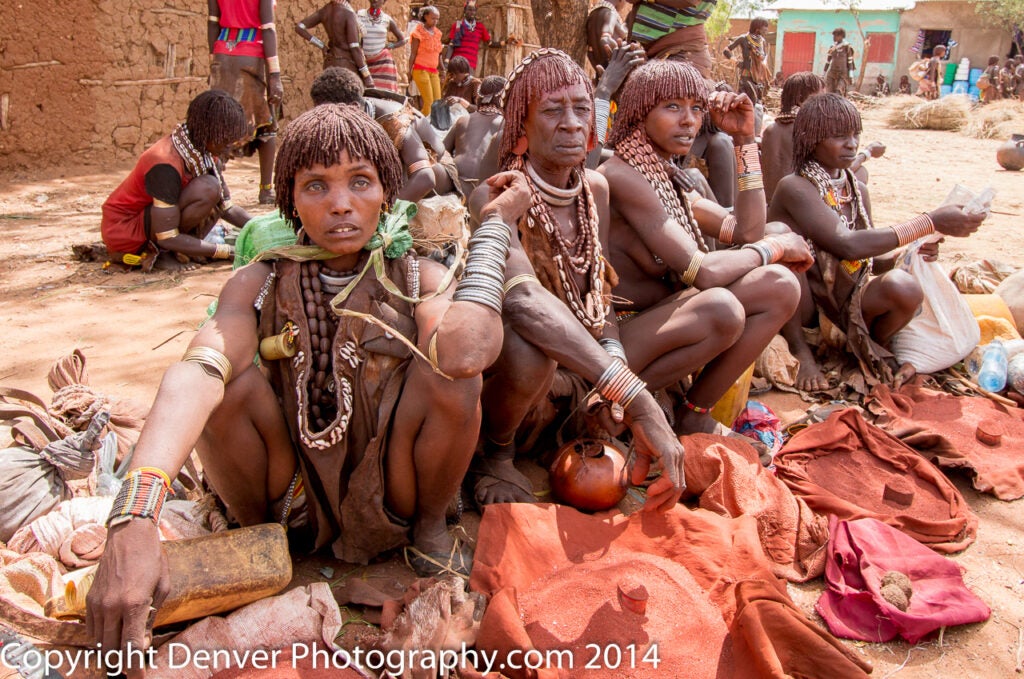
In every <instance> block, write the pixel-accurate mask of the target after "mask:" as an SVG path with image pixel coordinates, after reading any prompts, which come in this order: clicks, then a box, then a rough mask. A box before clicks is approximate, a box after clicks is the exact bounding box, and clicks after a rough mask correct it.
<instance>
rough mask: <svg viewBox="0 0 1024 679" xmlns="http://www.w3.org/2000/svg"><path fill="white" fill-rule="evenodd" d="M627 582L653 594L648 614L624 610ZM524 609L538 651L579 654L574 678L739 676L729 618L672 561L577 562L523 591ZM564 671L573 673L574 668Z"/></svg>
mask: <svg viewBox="0 0 1024 679" xmlns="http://www.w3.org/2000/svg"><path fill="white" fill-rule="evenodd" d="M624 581H625V582H631V583H637V584H642V585H643V587H644V588H645V589H646V590H647V595H648V598H647V607H646V613H645V614H644V615H638V614H636V613H633V612H632V611H630V610H628V609H623V607H622V605H621V604H620V602H619V596H618V588H619V585H620V583H622V582H624ZM519 608H520V610H521V611H522V612H523V622H524V624H525V627H526V631H527V632H528V633H529V635H530V638H531V639H532V640H533V642H534V644H535V645H536V647H537V649H538V650H540V651H546V650H569V651H571V652H572V654H573V665H572V667H573V671H571V672H569V673H568V674H569V676H574V677H584V676H585V677H587V679H594V678H597V677H607V678H608V679H613V678H620V677H650V678H651V679H655V678H657V679H665V677H682V676H685V677H687V679H700V678H701V677H709V678H711V677H716V676H718V677H723V676H724V677H728V676H732V675H733V673H732V672H731V671H730V669H729V668H730V667H732V652H731V643H730V641H729V639H728V629H727V628H726V626H725V622H724V621H723V620H722V614H721V612H720V611H719V609H718V607H717V606H715V605H714V604H712V603H711V602H710V601H709V600H708V598H707V596H706V595H705V593H704V590H702V589H701V588H700V586H699V585H698V584H697V582H696V581H695V580H694V579H693V577H692V576H691V575H690V573H689V572H688V571H687V570H686V568H684V567H683V566H681V565H679V564H677V563H675V562H673V561H671V560H669V559H665V558H662V557H659V556H654V555H650V554H642V553H636V554H631V555H628V556H626V555H623V556H612V555H606V556H603V557H602V558H601V560H600V561H596V562H585V563H579V564H574V565H573V567H572V568H571V569H561V570H559V571H556V572H555V573H553V574H552V575H550V576H548V577H546V578H542V579H541V580H538V581H536V582H534V583H533V585H532V586H531V587H530V588H529V590H527V591H521V592H520V593H519ZM588 645H589V646H588ZM654 645H656V646H657V649H656V653H657V658H658V660H659V663H658V665H657V667H655V666H654V663H653V659H654V651H652V650H651V648H652V646H654ZM645 658H646V660H645ZM588 663H590V667H589V668H588V667H587V665H588ZM616 665H617V666H616ZM562 668H563V669H568V666H567V663H566V662H563V663H562ZM723 670H724V672H723Z"/></svg>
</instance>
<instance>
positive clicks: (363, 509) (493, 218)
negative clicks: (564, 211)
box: [87, 104, 529, 649]
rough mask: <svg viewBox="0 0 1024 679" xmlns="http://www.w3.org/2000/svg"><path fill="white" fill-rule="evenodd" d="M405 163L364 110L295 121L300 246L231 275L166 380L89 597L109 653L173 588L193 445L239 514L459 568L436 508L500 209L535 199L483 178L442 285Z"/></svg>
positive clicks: (495, 327)
mask: <svg viewBox="0 0 1024 679" xmlns="http://www.w3.org/2000/svg"><path fill="white" fill-rule="evenodd" d="M401 178H402V166H401V161H400V160H399V158H398V154H397V153H396V152H395V149H394V147H393V145H392V144H391V141H390V140H389V139H388V137H387V136H386V135H385V133H384V131H383V130H382V129H381V128H380V127H379V126H378V125H376V124H375V123H374V122H373V120H372V119H370V118H369V117H368V116H366V114H364V113H363V112H362V111H360V110H359V109H358V108H357V107H354V106H347V105H341V104H323V105H321V106H317V107H316V108H314V109H312V110H310V111H307V112H306V113H304V114H303V115H301V116H299V117H298V118H296V119H295V120H294V121H292V123H290V124H289V125H288V128H287V129H286V130H285V133H284V134H283V135H282V139H281V148H280V152H279V154H278V157H277V163H276V166H275V179H276V188H277V195H278V208H279V209H280V210H281V214H282V215H284V216H285V219H286V220H287V221H288V222H290V224H291V225H292V226H293V227H294V228H295V229H296V230H297V231H298V234H299V239H298V243H297V245H294V246H283V247H281V248H276V249H272V250H269V251H267V252H265V253H263V255H262V261H260V260H259V259H258V260H257V261H256V262H254V263H253V264H250V265H248V266H245V267H243V268H241V269H239V270H238V271H236V272H235V274H234V275H233V276H232V278H231V279H230V280H229V281H228V282H227V283H226V284H225V286H224V289H223V290H222V292H221V295H220V302H219V304H218V307H217V311H216V313H215V314H214V315H213V317H212V318H211V319H210V321H209V322H208V323H207V324H206V325H204V326H203V327H202V329H201V330H200V331H199V333H198V334H197V335H196V337H195V339H193V341H192V342H191V344H190V345H189V349H188V351H187V352H186V353H185V355H184V357H183V359H182V360H181V361H180V362H179V363H175V364H174V365H173V366H171V367H170V368H169V369H168V371H167V373H166V374H165V376H164V379H163V382H162V384H161V385H160V391H159V393H158V394H157V398H156V402H155V403H154V405H153V409H152V410H151V411H150V415H149V418H148V420H147V422H146V426H145V428H144V429H143V431H142V435H141V437H140V438H139V442H138V445H137V447H136V449H135V455H134V457H133V459H132V464H131V470H130V471H129V472H128V474H127V477H126V479H125V482H124V485H123V486H122V489H121V492H120V493H119V495H118V496H117V498H115V500H114V506H113V510H112V512H111V515H110V519H109V521H108V526H109V532H108V538H107V546H106V551H105V552H104V555H103V559H102V560H101V562H100V566H99V571H98V572H97V576H96V581H95V584H94V585H93V587H92V590H91V591H90V593H89V599H88V617H87V623H88V628H89V630H90V631H91V634H92V636H93V637H94V638H95V640H96V641H97V642H99V643H100V644H102V646H103V647H104V648H105V649H118V648H124V647H125V644H127V643H131V644H132V645H133V646H134V647H135V648H144V646H145V643H146V639H147V634H148V630H147V614H148V612H149V610H150V607H155V608H159V606H160V604H161V601H162V599H163V597H164V596H165V595H166V592H167V588H168V582H167V578H168V576H167V566H166V563H165V562H164V560H163V550H162V548H161V545H160V538H159V534H158V531H157V522H158V520H159V513H160V508H161V507H162V504H163V501H164V499H165V498H166V497H167V496H168V494H169V493H168V490H169V489H170V479H173V478H174V476H175V475H176V474H177V473H178V470H179V469H180V468H181V465H182V464H183V463H184V461H185V459H186V458H187V457H188V454H189V451H190V450H191V449H192V447H193V445H195V446H196V448H197V450H198V452H199V456H200V460H201V461H202V466H203V470H204V473H205V474H206V477H207V479H208V481H209V483H210V485H211V486H212V488H213V489H214V491H215V492H216V493H217V495H218V496H219V497H220V498H221V500H223V502H224V503H225V505H226V506H227V509H228V512H229V514H230V515H231V517H233V518H234V520H236V521H238V522H239V523H241V524H243V525H250V524H255V523H261V522H266V521H277V522H280V523H282V524H284V525H286V526H288V527H289V528H297V527H304V529H303V530H301V531H300V532H299V533H298V534H297V535H296V536H295V537H296V538H299V542H302V539H301V538H307V539H308V547H309V548H326V547H329V548H330V549H331V551H332V553H333V555H334V556H335V557H336V558H339V559H341V560H343V561H347V562H352V563H366V562H367V561H368V560H369V559H371V558H373V557H375V556H377V554H379V553H381V552H384V551H386V550H389V549H393V548H396V547H400V546H402V545H404V544H407V543H410V542H411V546H409V547H407V552H406V557H407V559H408V562H409V563H410V565H411V566H412V567H413V568H414V569H415V570H416V571H417V573H419V574H420V575H422V576H429V575H441V574H445V573H448V574H452V573H455V574H458V575H460V576H463V577H468V573H469V570H470V567H471V554H470V552H469V550H468V548H467V547H466V546H464V545H461V544H460V543H459V542H458V541H456V540H455V539H454V538H453V537H452V536H451V535H450V534H449V533H448V532H447V530H446V527H445V515H446V509H447V508H448V507H449V505H450V503H451V502H452V500H453V498H454V497H455V495H456V493H457V492H458V489H459V484H460V482H461V480H462V476H463V474H464V472H465V470H466V467H467V466H468V464H469V460H470V458H471V456H472V455H473V448H474V446H475V444H476V439H477V432H478V430H479V426H480V388H481V377H480V374H481V371H482V370H483V369H484V368H485V367H486V366H487V365H489V364H490V363H491V362H492V361H493V360H494V358H495V357H496V356H497V355H498V351H499V350H500V348H501V338H502V326H501V307H502V299H503V291H502V284H503V282H504V277H505V275H504V273H505V262H506V257H507V256H508V253H509V245H510V238H511V234H510V231H509V227H508V226H506V224H512V223H515V222H516V220H517V219H518V218H519V215H520V214H521V213H522V212H523V211H524V210H525V209H526V208H527V207H528V205H529V200H528V196H529V194H528V193H527V191H526V187H525V182H524V180H523V178H522V176H521V175H519V174H517V173H503V174H499V175H497V176H495V177H493V178H491V180H490V182H489V183H490V199H489V200H488V201H487V204H486V208H485V212H486V214H487V215H488V217H487V219H486V220H485V222H484V223H483V224H482V225H481V226H480V227H479V229H478V230H477V232H476V233H475V234H474V236H473V238H471V239H470V244H469V255H468V259H467V262H466V265H465V275H464V276H463V278H462V280H461V281H459V282H458V284H449V283H450V278H448V277H447V275H446V270H445V269H444V267H442V266H441V265H439V264H437V263H435V262H433V261H430V260H427V259H419V258H417V257H416V255H415V252H414V251H413V250H411V249H410V248H411V246H412V238H411V236H409V234H408V228H407V226H408V224H407V217H408V208H409V204H401V203H399V204H397V205H396V204H395V196H396V194H397V192H398V189H399V188H400V184H401ZM389 209H392V212H391V213H390V214H388V213H387V210H389ZM275 335H277V336H282V335H283V336H284V337H285V338H288V339H289V341H291V342H294V345H295V349H296V351H295V352H293V356H292V357H291V358H287V357H284V358H282V357H281V356H280V355H274V354H271V355H269V356H268V355H266V352H265V349H258V347H260V338H261V337H262V338H267V337H272V336H275ZM258 350H259V351H260V354H261V357H262V361H261V363H262V366H259V365H256V364H255V363H254V362H253V356H254V355H256V353H257V351H258ZM149 624H151V619H150V622H149Z"/></svg>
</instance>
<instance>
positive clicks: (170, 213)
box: [100, 90, 250, 271]
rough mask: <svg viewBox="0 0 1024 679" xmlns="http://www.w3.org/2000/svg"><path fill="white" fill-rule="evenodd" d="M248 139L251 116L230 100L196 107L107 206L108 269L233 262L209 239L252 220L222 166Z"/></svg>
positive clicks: (197, 102)
mask: <svg viewBox="0 0 1024 679" xmlns="http://www.w3.org/2000/svg"><path fill="white" fill-rule="evenodd" d="M245 135H246V122H245V112H244V111H243V110H242V105H241V104H239V103H238V102H237V101H235V100H234V99H233V98H232V97H231V95H230V94H228V93H227V92H223V91H221V90H208V91H206V92H203V93H202V94H200V95H199V96H197V97H196V98H195V99H193V100H192V102H191V103H190V104H189V105H188V112H187V113H186V114H185V122H184V123H181V124H180V125H178V126H177V127H176V128H174V132H172V133H171V134H169V135H167V136H166V137H162V138H161V139H159V140H158V141H157V142H156V143H155V144H153V145H152V146H150V147H149V148H148V149H146V150H145V151H143V153H142V155H141V156H140V157H139V160H138V161H137V162H136V163H135V168H134V169H133V170H132V171H131V173H130V174H129V175H128V177H126V178H125V180H124V181H122V182H121V184H120V185H119V186H118V187H117V188H116V189H114V192H113V193H111V194H110V197H109V198H107V200H106V202H104V203H103V219H102V221H101V222H100V233H101V235H102V237H103V243H104V244H105V245H106V246H107V252H108V254H109V255H110V261H113V262H119V263H124V264H128V265H130V266H135V265H141V266H142V268H143V269H144V270H147V271H148V270H150V269H152V268H153V267H154V265H155V266H157V267H158V268H167V269H175V270H177V269H192V268H195V266H196V265H195V264H192V263H190V261H191V260H190V258H213V259H231V258H232V257H234V256H235V253H234V250H233V249H232V248H231V246H229V245H224V244H220V245H214V244H213V243H207V242H205V241H204V240H203V238H205V237H206V234H207V233H209V231H210V229H211V228H212V227H213V225H214V224H216V223H217V220H218V219H220V218H221V217H223V218H224V219H226V220H228V221H229V222H231V223H232V224H234V225H235V226H237V227H239V228H241V227H242V226H245V223H246V222H247V221H249V219H250V217H249V215H248V213H246V211H245V210H243V209H242V208H240V207H238V206H236V205H232V203H231V195H230V193H229V192H228V187H227V184H225V182H224V177H223V176H222V175H221V168H220V165H219V163H220V160H219V158H218V156H221V155H222V154H224V152H225V151H227V150H228V149H229V148H230V147H231V146H233V145H234V144H235V143H236V142H238V141H240V140H241V139H242V138H243V137H244V136H245Z"/></svg>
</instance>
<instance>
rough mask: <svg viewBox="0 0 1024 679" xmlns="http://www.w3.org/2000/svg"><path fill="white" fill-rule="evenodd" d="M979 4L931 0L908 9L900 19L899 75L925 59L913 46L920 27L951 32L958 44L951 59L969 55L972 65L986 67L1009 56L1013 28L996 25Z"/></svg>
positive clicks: (897, 56)
mask: <svg viewBox="0 0 1024 679" xmlns="http://www.w3.org/2000/svg"><path fill="white" fill-rule="evenodd" d="M975 7H976V3H973V2H962V1H954V0H929V1H926V2H918V3H917V4H916V5H914V8H913V9H909V10H906V11H905V12H903V13H902V15H901V18H900V35H899V44H900V45H901V46H902V47H900V48H899V51H898V52H897V55H896V77H895V80H896V81H897V82H899V77H900V76H902V75H905V74H906V73H907V69H908V68H909V67H910V64H912V63H913V62H915V61H917V60H918V59H920V58H921V55H919V54H917V53H915V52H911V51H910V49H909V48H910V47H911V46H912V45H913V44H914V42H915V41H916V40H917V34H918V31H920V30H926V31H927V30H947V31H951V38H952V39H953V40H956V41H957V43H959V44H958V45H956V46H955V47H953V49H952V50H950V55H949V59H950V61H953V62H959V61H960V60H961V59H963V58H964V57H967V58H968V59H969V60H970V62H971V68H984V67H985V65H986V64H987V63H988V58H989V57H990V56H998V57H1000V63H1002V60H1005V59H1006V55H1007V54H1008V53H1009V51H1010V47H1011V44H1012V41H1011V38H1010V33H1009V31H1006V30H1002V29H999V28H995V27H993V25H992V24H991V23H990V21H989V19H987V18H986V17H985V15H984V14H979V13H978V12H976V11H975Z"/></svg>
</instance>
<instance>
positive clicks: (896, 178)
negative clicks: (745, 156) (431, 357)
mask: <svg viewBox="0 0 1024 679" xmlns="http://www.w3.org/2000/svg"><path fill="white" fill-rule="evenodd" d="M865 118H866V119H865V133H864V135H863V137H862V141H863V142H864V143H866V142H869V141H873V140H879V141H882V142H883V143H885V144H886V146H887V147H888V150H887V152H886V155H885V156H884V157H883V158H881V159H874V160H871V161H870V162H869V163H868V165H867V167H868V169H869V170H870V173H871V181H870V188H871V194H872V203H873V207H874V217H875V221H876V223H878V224H881V225H885V224H892V223H895V222H897V221H903V220H905V219H907V218H909V217H911V216H913V215H914V214H915V213H916V212H920V211H921V210H924V209H927V208H930V207H934V206H936V205H938V204H939V203H941V202H942V200H943V198H944V197H945V196H946V194H947V193H948V192H949V191H950V189H952V188H953V186H954V184H956V183H958V182H959V183H962V184H964V185H966V186H967V187H969V188H971V189H974V190H976V191H977V190H980V189H982V188H983V187H985V186H987V185H992V186H993V187H994V188H995V189H996V191H997V197H996V201H995V205H994V208H995V210H996V211H997V213H996V214H993V215H992V217H991V218H990V220H989V221H987V222H986V223H985V224H984V225H983V227H982V229H981V231H980V232H979V233H978V234H977V235H976V236H974V237H973V238H971V239H969V240H966V241H956V242H947V243H946V244H945V246H944V248H943V254H942V257H941V261H942V262H943V263H944V264H945V265H947V266H949V265H951V264H953V263H955V262H957V261H961V260H973V259H980V258H983V257H992V258H996V259H1000V260H1003V261H1006V262H1008V263H1011V264H1013V265H1015V266H1017V267H1021V266H1024V248H1021V247H1020V244H1021V238H1020V237H1019V236H1018V235H1017V233H1016V230H1017V229H1018V228H1020V226H1021V225H1022V224H1024V221H1022V215H1024V172H1017V173H1011V172H1006V171H1003V170H1001V169H1000V168H999V166H998V165H997V164H996V163H995V151H996V148H998V146H999V145H1000V142H999V141H996V140H975V139H970V138H967V137H965V136H962V135H960V134H957V133H952V132H934V131H905V130H890V129H888V128H887V127H885V126H884V124H882V123H881V115H880V113H879V112H878V111H870V112H868V113H867V114H866V116H865ZM1021 131H1022V132H1024V129H1022V130H1021ZM128 169H129V166H127V165H122V166H105V167H96V166H93V167H76V168H64V169H53V170H49V171H37V172H31V173H17V174H12V173H9V172H3V173H0V178H2V179H3V181H2V183H0V234H2V237H0V323H2V327H4V328H6V330H5V331H4V332H3V333H0V383H3V384H5V385H10V386H16V387H20V388H23V389H28V390H31V391H33V392H35V393H37V394H39V395H40V396H42V397H43V398H44V399H46V400H48V398H49V396H50V391H49V388H48V387H47V384H46V373H47V371H48V369H49V367H50V365H51V363H52V362H53V361H54V360H55V359H57V358H58V357H60V356H62V355H64V354H66V353H68V352H70V351H71V350H73V349H74V348H76V347H77V348H80V349H81V350H82V351H83V352H84V353H85V355H86V356H87V358H88V371H89V377H90V383H91V384H92V386H93V387H94V388H96V389H97V390H99V391H102V392H104V393H106V394H110V395H116V396H118V397H126V398H132V399H135V400H138V401H141V402H144V403H149V402H151V401H152V398H153V396H154V394H155V392H156V389H157V386H158V384H159V381H160V376H161V374H162V372H163V370H164V369H165V368H166V367H167V366H168V365H169V364H170V363H172V362H173V361H175V360H177V359H178V358H179V357H180V356H181V354H182V353H183V351H184V348H185V346H186V345H187V343H188V341H189V340H190V338H191V337H192V334H193V333H194V332H195V329H196V325H197V322H198V321H199V320H200V319H202V318H203V316H204V312H205V309H206V307H207V305H208V304H209V303H210V302H211V301H212V300H213V299H214V298H215V295H216V293H217V291H218V290H219V288H220V286H221V285H222V284H223V282H224V280H225V279H226V277H227V276H228V275H229V272H230V268H229V267H228V266H227V265H224V264H219V265H213V266H207V267H204V268H202V269H201V270H199V271H196V272H190V273H186V274H176V275H172V274H167V273H156V274H149V275H142V274H139V273H123V272H106V271H103V270H102V269H101V266H100V263H79V262H76V261H74V260H73V259H72V258H71V251H70V247H71V245H72V244H75V243H83V242H92V241H97V240H99V220H100V206H101V204H102V202H103V200H104V199H105V197H106V195H107V194H108V193H109V192H110V191H111V190H112V189H113V188H114V187H115V186H116V185H117V183H118V182H119V181H120V180H121V179H122V178H123V176H124V174H125V173H126V172H127V171H128ZM227 175H228V180H229V183H230V185H231V186H232V190H233V194H234V199H235V202H236V203H239V204H241V205H243V206H245V207H246V208H249V209H251V210H252V213H253V214H258V213H259V212H261V211H264V210H265V209H266V208H261V207H260V206H258V205H256V193H257V189H256V183H257V167H256V164H255V163H254V162H253V161H249V160H243V161H236V162H233V163H232V164H231V165H229V167H228V171H227ZM762 398H763V399H764V400H765V401H767V402H768V403H769V404H770V405H771V406H772V407H774V408H775V409H776V411H777V412H778V413H779V414H780V416H781V417H782V418H783V420H784V421H791V420H793V419H796V418H797V417H798V416H799V415H800V414H802V411H803V409H804V407H805V404H803V403H802V402H800V401H799V400H797V399H795V398H794V397H791V396H783V395H781V394H769V395H767V396H766V397H762ZM956 482H957V485H958V486H959V487H960V489H961V491H963V493H964V495H965V497H966V498H967V500H968V502H969V504H970V505H971V507H972V508H973V509H974V511H975V512H976V513H977V514H978V516H979V517H980V528H979V530H978V540H977V542H976V543H975V544H974V545H972V546H971V547H970V548H968V549H967V550H966V551H965V552H963V553H962V554H959V555H957V556H955V557H954V559H955V560H956V561H957V562H958V563H959V564H960V565H961V566H962V567H963V568H964V569H965V578H966V582H967V584H968V585H969V586H970V587H971V588H972V589H973V590H974V591H975V592H976V593H977V594H978V595H979V596H980V597H981V598H982V599H983V600H984V601H985V602H986V603H988V605H989V606H990V607H991V608H992V618H991V619H990V620H989V621H988V622H986V623H983V624H977V625H971V626H967V627H961V628H957V629H950V630H947V631H946V632H945V634H944V635H943V637H942V638H941V643H940V641H939V640H932V641H928V642H924V643H920V644H918V645H916V646H912V647H911V646H909V645H908V644H905V643H901V642H894V643H889V644H862V643H859V642H858V643H852V642H847V643H849V644H850V646H851V647H852V648H853V649H854V650H855V652H857V653H859V654H863V655H864V656H865V657H867V658H868V659H870V660H871V661H872V662H873V663H874V664H875V671H874V676H876V677H891V676H899V677H900V678H901V679H903V678H907V679H910V678H938V677H1008V676H1013V675H1014V674H1015V670H1016V672H1020V671H1021V670H1020V668H1021V659H1022V656H1024V648H1022V647H1024V632H1022V629H1024V549H1022V545H1024V519H1022V518H1021V502H1020V501H1018V502H1014V503H1006V502H1000V501H998V500H996V499H994V498H992V497H991V496H983V495H980V494H978V493H976V492H975V491H973V490H972V489H971V488H970V483H969V480H967V479H963V478H960V479H957V480H956ZM821 589H822V586H821V581H820V580H819V581H818V582H816V583H811V584H808V585H802V586H790V592H791V594H792V596H793V598H794V600H795V601H796V602H797V604H798V605H799V606H800V607H801V608H802V609H803V610H804V611H805V613H807V614H808V616H810V617H811V618H812V619H814V620H817V621H818V622H819V623H821V620H820V618H818V617H817V615H816V614H815V613H814V612H813V605H814V602H815V601H816V600H817V598H818V595H819V594H820V592H821Z"/></svg>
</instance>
